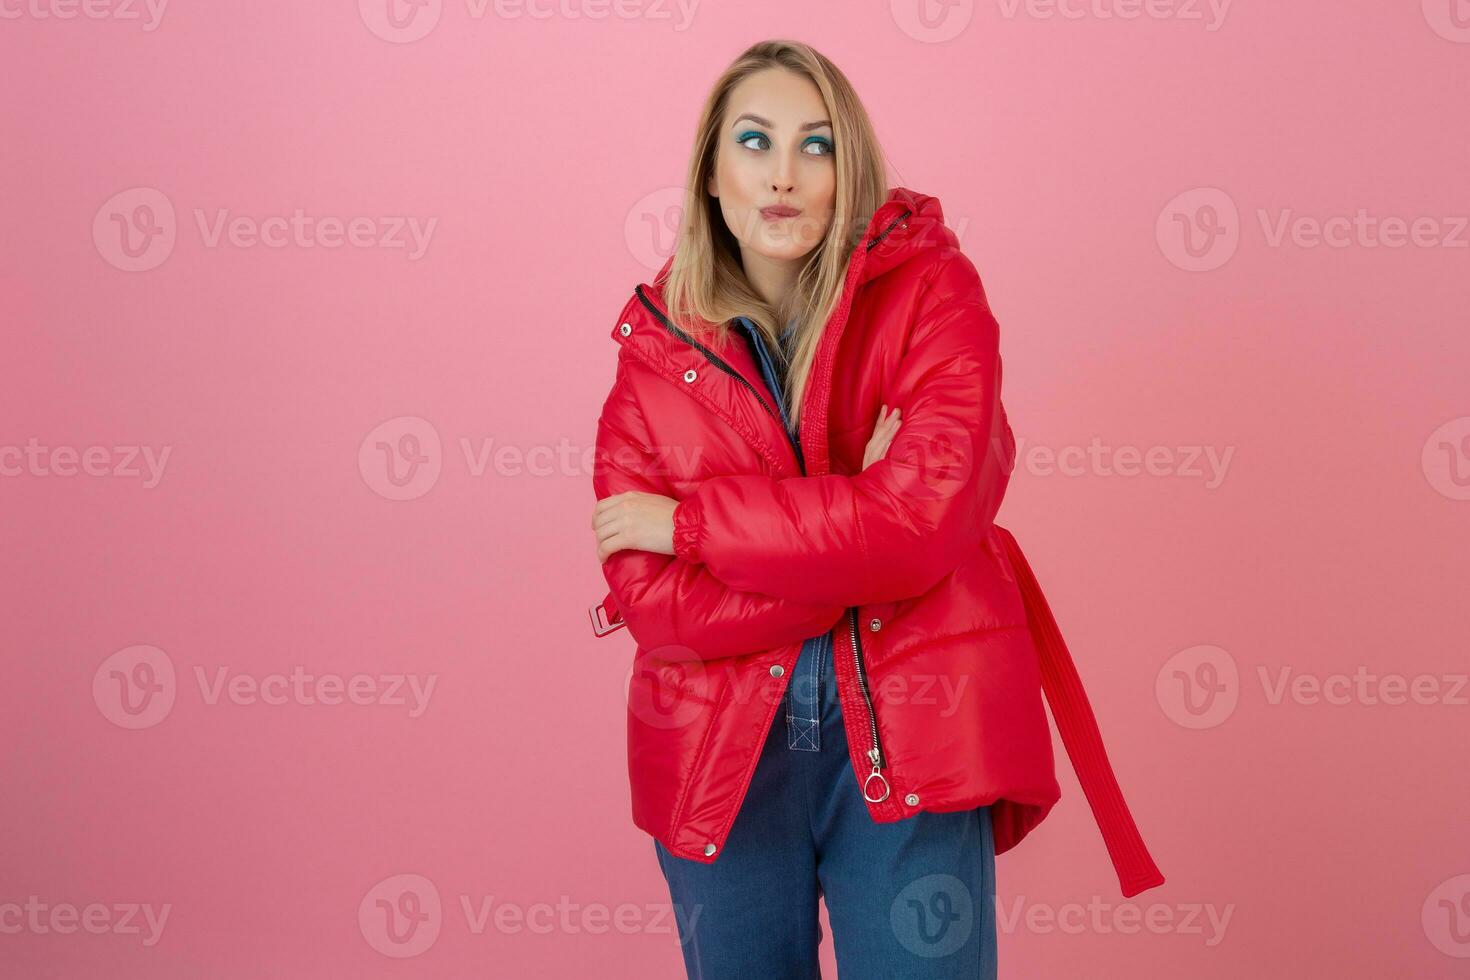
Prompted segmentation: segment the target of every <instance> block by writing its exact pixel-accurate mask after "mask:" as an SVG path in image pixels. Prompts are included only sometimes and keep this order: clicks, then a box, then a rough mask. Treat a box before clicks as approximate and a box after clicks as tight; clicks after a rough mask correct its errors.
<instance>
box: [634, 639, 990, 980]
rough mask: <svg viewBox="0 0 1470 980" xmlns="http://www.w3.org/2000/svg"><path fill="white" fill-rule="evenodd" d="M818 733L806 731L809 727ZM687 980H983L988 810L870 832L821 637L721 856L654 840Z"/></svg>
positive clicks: (806, 654) (809, 647)
mask: <svg viewBox="0 0 1470 980" xmlns="http://www.w3.org/2000/svg"><path fill="white" fill-rule="evenodd" d="M812 721H815V724H810V722H812ZM653 843H654V850H655V852H656V853H657V855H658V862H659V867H660V869H661V870H662V871H663V874H664V879H665V880H666V881H667V882H668V885H669V895H670V897H671V899H672V900H673V904H674V914H675V919H676V921H677V923H678V929H679V940H680V943H681V945H682V948H683V954H684V967H685V970H686V972H687V974H688V976H689V977H690V978H691V980H695V978H698V980H813V978H816V980H820V977H821V972H820V970H819V968H818V961H817V947H818V944H819V943H820V941H821V928H820V926H819V924H818V917H817V900H818V898H819V897H825V900H826V903H827V917H828V919H829V921H830V923H831V926H832V940H833V951H834V953H835V955H836V959H837V966H838V970H839V971H840V973H841V975H842V980H939V978H945V980H994V977H995V975H996V923H995V840H994V837H993V836H992V833H991V825H990V808H989V807H980V808H979V809H975V810H964V811H959V812H954V813H924V812H920V813H917V814H915V815H914V816H912V817H909V818H907V819H904V820H899V821H897V822H895V823H883V824H880V823H875V822H874V821H873V819H872V817H870V816H869V815H868V810H867V806H866V805H865V804H864V803H863V796H862V791H861V789H860V788H859V784H858V780H857V777H856V776H855V775H854V774H853V769H852V762H851V760H850V759H849V757H848V753H847V736H846V732H845V731H844V730H843V727H842V707H841V705H840V703H839V702H838V700H837V677H836V672H835V671H834V670H833V667H832V641H831V634H827V635H826V637H825V642H819V638H817V637H813V638H812V639H810V640H808V641H807V643H806V644H805V645H804V646H803V647H802V651H801V655H800V657H799V658H798V660H797V665H796V668H795V670H794V671H793V672H792V678H791V681H790V683H789V685H788V686H787V690H786V695H785V696H784V697H783V699H782V704H781V707H780V708H779V709H778V710H777V713H776V718H775V722H774V723H773V724H772V725H771V729H770V733H769V734H768V735H767V737H766V742H765V745H764V747H763V748H762V750H761V757H760V760H759V761H758V762H757V763H756V769H755V774H754V776H753V778H752V780H751V784H750V789H749V791H748V792H747V794H746V796H745V800H744V802H743V803H742V805H741V808H740V812H739V813H738V814H737V815H736V818H735V823H734V825H733V826H732V828H731V830H730V836H729V839H728V840H727V841H726V842H725V846H724V849H723V852H722V853H721V855H720V856H719V857H718V858H716V859H715V861H714V862H713V863H711V864H704V863H701V862H699V861H691V860H688V859H686V858H681V857H676V856H674V855H673V854H670V853H669V851H668V850H667V849H666V848H665V847H664V846H663V845H662V844H661V843H659V842H658V841H656V840H655V841H654V842H653Z"/></svg>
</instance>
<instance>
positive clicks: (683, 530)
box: [674, 495, 702, 565]
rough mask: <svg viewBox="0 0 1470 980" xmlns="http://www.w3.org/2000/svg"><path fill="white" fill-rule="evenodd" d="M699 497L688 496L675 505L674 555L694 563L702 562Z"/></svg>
mask: <svg viewBox="0 0 1470 980" xmlns="http://www.w3.org/2000/svg"><path fill="white" fill-rule="evenodd" d="M700 530H701V529H700V520H699V499H698V497H697V496H693V495H691V496H688V497H685V498H684V499H683V500H681V501H679V503H678V504H677V505H676V506H675V507H674V557H676V558H681V559H683V560H684V561H687V562H689V563H690V564H693V565H698V564H700V563H701V561H702V559H701V558H700V556H699V538H700Z"/></svg>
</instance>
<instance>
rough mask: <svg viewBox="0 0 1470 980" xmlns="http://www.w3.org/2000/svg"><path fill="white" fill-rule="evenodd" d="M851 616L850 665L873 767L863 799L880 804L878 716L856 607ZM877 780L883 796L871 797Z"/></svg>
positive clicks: (882, 778) (882, 782)
mask: <svg viewBox="0 0 1470 980" xmlns="http://www.w3.org/2000/svg"><path fill="white" fill-rule="evenodd" d="M848 612H849V613H850V614H851V617H852V618H851V619H850V620H849V622H850V624H851V629H852V665H853V667H854V668H856V670H857V679H858V690H859V691H861V692H862V695H863V704H865V705H867V707H868V732H869V734H870V736H871V737H872V747H871V748H869V749H868V762H869V763H870V764H871V765H872V766H873V771H872V772H870V773H868V778H867V779H865V780H863V799H865V800H867V801H868V802H869V803H882V802H883V801H884V800H886V799H888V792H889V786H888V780H887V778H886V777H885V776H884V775H883V772H882V770H883V748H882V746H880V745H879V744H878V715H877V714H876V713H875V712H874V711H873V697H872V695H871V694H869V693H868V676H867V674H866V672H864V670H863V645H862V643H861V641H859V640H858V625H857V623H858V620H857V606H851V607H849V608H848ZM875 779H876V780H877V781H878V782H879V784H880V785H881V786H882V787H883V795H881V796H876V797H875V796H873V795H872V794H871V793H869V792H868V787H869V786H871V785H872V784H873V780H875Z"/></svg>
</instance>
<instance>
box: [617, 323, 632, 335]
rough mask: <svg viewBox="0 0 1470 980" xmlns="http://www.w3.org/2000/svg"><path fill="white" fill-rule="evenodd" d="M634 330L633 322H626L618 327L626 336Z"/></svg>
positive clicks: (619, 331)
mask: <svg viewBox="0 0 1470 980" xmlns="http://www.w3.org/2000/svg"><path fill="white" fill-rule="evenodd" d="M632 332H633V324H631V323H625V324H623V325H622V326H621V327H618V333H620V334H622V335H623V336H624V337H626V336H628V334H630V333H632Z"/></svg>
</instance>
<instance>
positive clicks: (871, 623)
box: [868, 619, 883, 633]
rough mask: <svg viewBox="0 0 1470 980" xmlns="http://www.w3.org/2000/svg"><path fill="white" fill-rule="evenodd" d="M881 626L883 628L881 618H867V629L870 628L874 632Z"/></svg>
mask: <svg viewBox="0 0 1470 980" xmlns="http://www.w3.org/2000/svg"><path fill="white" fill-rule="evenodd" d="M882 628H883V620H881V619H870V620H868V629H869V630H871V631H872V632H874V633H876V632H878V631H879V630H880V629H882Z"/></svg>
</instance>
